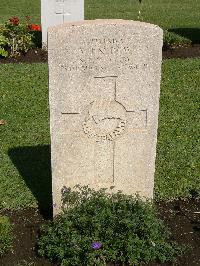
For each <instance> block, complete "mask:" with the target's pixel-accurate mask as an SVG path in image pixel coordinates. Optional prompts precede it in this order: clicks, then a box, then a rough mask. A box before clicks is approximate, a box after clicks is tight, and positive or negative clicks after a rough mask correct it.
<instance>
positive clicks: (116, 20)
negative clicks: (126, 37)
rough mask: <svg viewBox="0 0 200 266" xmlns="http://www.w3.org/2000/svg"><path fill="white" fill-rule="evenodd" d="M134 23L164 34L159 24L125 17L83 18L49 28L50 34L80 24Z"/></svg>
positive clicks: (136, 25)
mask: <svg viewBox="0 0 200 266" xmlns="http://www.w3.org/2000/svg"><path fill="white" fill-rule="evenodd" d="M104 24H106V25H132V26H135V27H145V28H147V27H148V28H149V29H155V30H158V31H160V33H161V34H162V32H163V30H162V28H160V27H159V26H158V25H155V24H151V23H147V22H142V21H135V20H124V19H95V20H83V21H77V22H66V23H63V24H61V25H56V26H53V27H49V28H48V34H53V33H54V32H58V31H59V30H62V29H64V28H66V29H67V28H71V27H79V26H87V25H88V26H96V25H98V26H101V25H104Z"/></svg>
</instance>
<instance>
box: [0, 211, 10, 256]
mask: <svg viewBox="0 0 200 266" xmlns="http://www.w3.org/2000/svg"><path fill="white" fill-rule="evenodd" d="M12 239H13V237H12V225H11V223H10V220H9V218H8V217H7V216H1V215H0V256H2V255H4V254H5V253H6V252H7V251H8V250H9V249H10V248H11V246H12Z"/></svg>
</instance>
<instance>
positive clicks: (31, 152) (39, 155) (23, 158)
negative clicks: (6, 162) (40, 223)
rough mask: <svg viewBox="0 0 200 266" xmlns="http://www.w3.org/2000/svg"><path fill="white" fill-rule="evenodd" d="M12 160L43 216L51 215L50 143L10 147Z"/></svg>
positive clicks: (48, 216)
mask: <svg viewBox="0 0 200 266" xmlns="http://www.w3.org/2000/svg"><path fill="white" fill-rule="evenodd" d="M8 154H9V156H10V158H11V160H12V162H13V163H14V165H15V166H16V168H17V169H18V171H19V173H20V175H21V176H22V177H23V179H24V181H25V182H26V184H27V186H28V188H29V189H30V190H31V192H32V193H33V195H34V196H35V198H36V200H37V201H38V206H39V210H40V213H41V214H42V215H43V217H44V218H46V219H48V218H51V217H52V196H51V195H52V186H51V162H50V145H43V146H25V147H17V148H13V149H10V150H9V152H8Z"/></svg>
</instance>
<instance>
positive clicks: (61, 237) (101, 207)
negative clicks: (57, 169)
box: [38, 186, 182, 266]
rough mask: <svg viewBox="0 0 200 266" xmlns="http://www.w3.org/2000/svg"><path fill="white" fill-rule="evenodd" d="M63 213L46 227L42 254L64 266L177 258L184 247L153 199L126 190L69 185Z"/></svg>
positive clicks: (65, 189)
mask: <svg viewBox="0 0 200 266" xmlns="http://www.w3.org/2000/svg"><path fill="white" fill-rule="evenodd" d="M62 202H63V206H62V210H63V211H62V214H60V215H58V216H57V217H56V218H55V220H54V221H53V222H51V223H50V224H47V225H44V226H43V228H42V231H41V232H42V235H41V237H40V239H39V241H38V248H39V249H38V252H39V254H40V255H42V256H46V257H48V258H49V259H50V260H55V261H58V262H59V263H61V265H62V266H72V265H74V266H75V265H77V266H78V265H85V266H90V265H91V266H92V265H98V266H101V265H102V266H103V265H106V262H120V263H122V264H123V265H127V264H129V265H139V264H140V263H141V262H151V261H157V260H158V261H160V262H165V261H171V260H172V259H173V258H174V256H176V255H178V254H180V253H181V251H182V248H180V247H178V246H177V244H176V243H173V242H172V241H170V233H169V231H168V230H167V229H166V228H165V226H164V225H163V223H162V221H160V220H159V219H158V218H157V217H156V212H155V209H154V207H153V205H152V203H150V202H148V201H146V202H144V201H142V200H141V199H140V198H139V197H138V196H136V197H133V196H127V195H123V194H122V193H121V192H118V193H116V194H114V193H113V194H107V193H106V190H105V189H101V190H99V191H94V190H92V189H90V188H88V187H79V186H77V188H76V191H72V190H71V189H67V188H65V187H64V188H63V192H62Z"/></svg>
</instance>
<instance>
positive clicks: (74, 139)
mask: <svg viewBox="0 0 200 266" xmlns="http://www.w3.org/2000/svg"><path fill="white" fill-rule="evenodd" d="M48 36H49V38H48V58H49V90H50V124H51V152H52V179H53V200H54V203H55V204H54V207H55V208H54V214H56V213H58V212H59V210H60V203H61V189H62V187H63V186H66V187H73V186H74V185H76V184H81V185H89V186H91V187H93V188H96V189H99V188H101V187H106V188H110V187H114V188H113V189H112V191H118V190H122V191H123V192H124V193H127V194H134V193H139V194H140V195H141V196H144V197H148V198H152V197H153V188H154V171H155V156H156V141H157V126H158V112H159V94H160V75H161V59H162V36H163V32H162V30H161V29H160V28H159V27H158V26H155V25H152V24H148V23H143V22H136V21H128V20H127V21H125V20H95V21H85V22H77V23H67V24H63V25H61V26H56V27H53V28H50V29H49V33H48Z"/></svg>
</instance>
